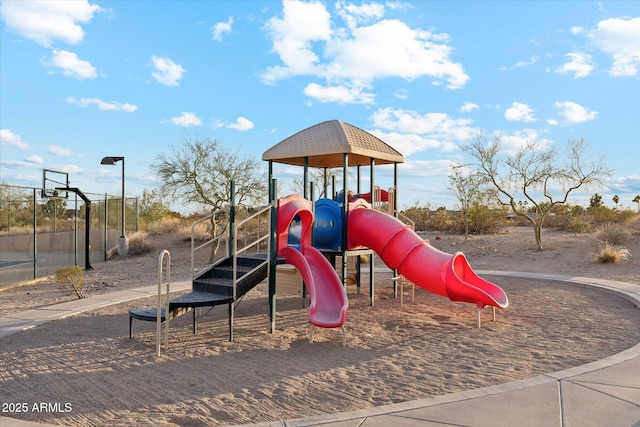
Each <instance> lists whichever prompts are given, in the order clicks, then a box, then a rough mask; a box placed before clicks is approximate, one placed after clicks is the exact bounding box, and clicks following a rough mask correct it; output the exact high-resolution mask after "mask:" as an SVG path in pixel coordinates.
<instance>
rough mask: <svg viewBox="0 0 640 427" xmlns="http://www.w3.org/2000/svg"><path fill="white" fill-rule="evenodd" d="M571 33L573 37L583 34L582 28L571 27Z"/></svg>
mask: <svg viewBox="0 0 640 427" xmlns="http://www.w3.org/2000/svg"><path fill="white" fill-rule="evenodd" d="M569 32H570V33H571V34H573V35H578V34H580V33H582V27H577V26H574V27H571V28H570V29H569Z"/></svg>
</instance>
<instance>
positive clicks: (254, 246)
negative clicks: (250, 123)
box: [129, 206, 270, 354]
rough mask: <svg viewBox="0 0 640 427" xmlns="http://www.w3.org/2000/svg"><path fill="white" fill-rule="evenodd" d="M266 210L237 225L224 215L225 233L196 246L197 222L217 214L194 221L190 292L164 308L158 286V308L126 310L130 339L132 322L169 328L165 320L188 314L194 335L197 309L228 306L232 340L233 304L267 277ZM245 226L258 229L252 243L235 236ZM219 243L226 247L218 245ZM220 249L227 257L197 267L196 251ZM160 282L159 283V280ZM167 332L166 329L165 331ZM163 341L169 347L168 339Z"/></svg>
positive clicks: (169, 302) (267, 217) (241, 233)
mask: <svg viewBox="0 0 640 427" xmlns="http://www.w3.org/2000/svg"><path fill="white" fill-rule="evenodd" d="M269 208H270V206H267V207H263V208H262V209H261V210H259V211H257V212H255V213H253V214H251V215H248V216H247V217H246V218H245V219H243V220H242V221H239V222H237V223H236V222H235V221H233V220H229V217H231V218H233V216H234V215H229V212H226V214H227V222H226V224H225V225H224V226H222V228H223V229H224V232H223V233H221V234H220V235H217V236H215V237H214V238H212V239H211V240H209V241H207V242H204V243H202V244H200V245H198V246H196V245H195V239H194V231H193V230H195V227H196V226H197V225H198V224H199V223H202V222H204V221H210V220H211V218H212V217H213V216H214V215H218V214H219V212H216V213H213V214H211V215H209V216H207V217H204V218H202V219H200V220H199V221H196V223H194V224H193V226H192V237H191V271H192V272H193V279H192V286H191V292H188V293H186V294H183V295H181V296H179V297H177V298H174V299H171V300H168V298H167V299H166V300H167V302H166V303H165V304H164V305H163V304H161V303H160V294H161V290H160V287H159V288H158V306H157V307H145V308H132V309H130V310H129V337H130V338H133V329H132V320H133V319H137V320H145V321H153V322H158V319H160V322H161V323H165V326H166V325H168V322H167V320H170V319H172V318H174V317H177V316H180V315H183V314H185V313H188V312H189V311H191V312H192V313H193V333H194V334H196V333H197V321H196V318H197V309H198V308H200V307H215V306H216V305H223V304H227V305H228V307H229V340H230V341H233V317H234V306H235V304H236V302H237V301H239V300H240V299H241V298H242V297H243V296H244V295H245V294H246V293H247V292H249V291H250V290H251V289H253V288H254V287H255V286H256V285H258V284H259V283H260V282H262V281H263V280H264V279H266V278H267V276H268V270H269V257H268V255H267V254H268V253H269V236H270V234H269V226H268V224H269V222H270V216H269ZM232 209H235V207H232ZM222 212H224V211H222ZM214 219H215V218H214ZM262 223H266V224H267V225H264V224H262ZM248 225H250V226H251V227H254V228H257V230H258V232H257V233H253V234H252V237H251V239H253V240H251V241H249V242H247V239H246V238H245V239H243V240H242V243H241V242H240V239H237V238H236V236H238V235H243V236H245V235H248V234H249V233H248V232H246V231H245V230H246V228H248ZM221 240H222V241H224V242H226V244H224V245H220V241H221ZM219 246H222V247H223V248H226V255H223V256H222V257H220V259H218V260H217V261H215V262H213V263H207V264H206V265H205V266H204V267H203V268H198V267H196V264H195V260H196V259H201V258H202V257H200V256H197V255H196V254H197V253H198V251H200V250H203V251H204V253H205V254H211V253H212V251H214V249H213V248H216V247H219ZM214 253H215V252H214ZM159 276H162V269H160V270H159ZM159 281H161V279H160V278H159ZM167 293H168V291H167ZM158 312H160V316H158ZM166 329H167V330H168V328H166ZM165 341H167V345H168V339H165ZM158 354H159V351H158Z"/></svg>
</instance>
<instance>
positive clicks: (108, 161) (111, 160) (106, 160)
mask: <svg viewBox="0 0 640 427" xmlns="http://www.w3.org/2000/svg"><path fill="white" fill-rule="evenodd" d="M120 160H124V157H123V156H107V157H103V158H102V160H101V161H100V164H101V165H115V164H116V162H119V161H120Z"/></svg>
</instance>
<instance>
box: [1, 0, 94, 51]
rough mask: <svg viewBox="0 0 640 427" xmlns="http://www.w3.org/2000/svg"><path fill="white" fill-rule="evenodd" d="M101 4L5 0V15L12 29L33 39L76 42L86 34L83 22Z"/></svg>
mask: <svg viewBox="0 0 640 427" xmlns="http://www.w3.org/2000/svg"><path fill="white" fill-rule="evenodd" d="M101 11H103V9H102V8H100V6H98V5H95V4H90V3H89V2H88V1H85V0H82V1H51V0H34V1H3V2H2V7H1V8H0V14H1V16H2V19H3V20H4V21H5V23H6V24H7V28H9V29H10V30H11V31H12V32H14V33H17V34H19V35H21V36H23V37H26V38H28V39H30V40H33V41H34V42H36V43H38V44H40V45H43V46H47V47H48V46H50V45H51V43H52V42H53V41H56V40H61V41H63V42H65V43H70V44H77V43H80V42H81V41H82V39H83V38H84V30H83V29H82V26H81V25H80V24H86V23H89V22H90V21H91V19H93V16H94V14H95V13H97V12H101Z"/></svg>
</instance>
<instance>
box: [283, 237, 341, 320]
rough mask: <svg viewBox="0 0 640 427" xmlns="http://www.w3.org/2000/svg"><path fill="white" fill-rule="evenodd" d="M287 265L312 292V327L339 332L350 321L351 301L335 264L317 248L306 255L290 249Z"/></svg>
mask: <svg viewBox="0 0 640 427" xmlns="http://www.w3.org/2000/svg"><path fill="white" fill-rule="evenodd" d="M284 255H285V262H286V263H287V264H291V265H293V266H294V267H296V268H297V269H298V271H300V275H301V276H302V280H303V281H304V285H305V286H306V287H307V292H309V300H310V301H311V304H310V305H309V323H311V324H312V325H315V326H319V327H321V328H338V327H340V326H342V325H343V324H344V321H345V320H346V319H347V308H348V307H349V300H348V299H347V294H346V292H345V290H344V287H343V286H342V281H341V280H340V277H339V276H338V274H337V273H336V270H335V269H334V268H333V266H332V265H331V263H330V262H329V261H327V259H326V258H325V257H324V255H322V253H321V252H320V251H318V250H317V249H316V248H314V247H313V246H306V247H305V248H304V253H302V252H300V251H299V250H297V249H295V248H292V247H288V248H286V249H285V250H284Z"/></svg>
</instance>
